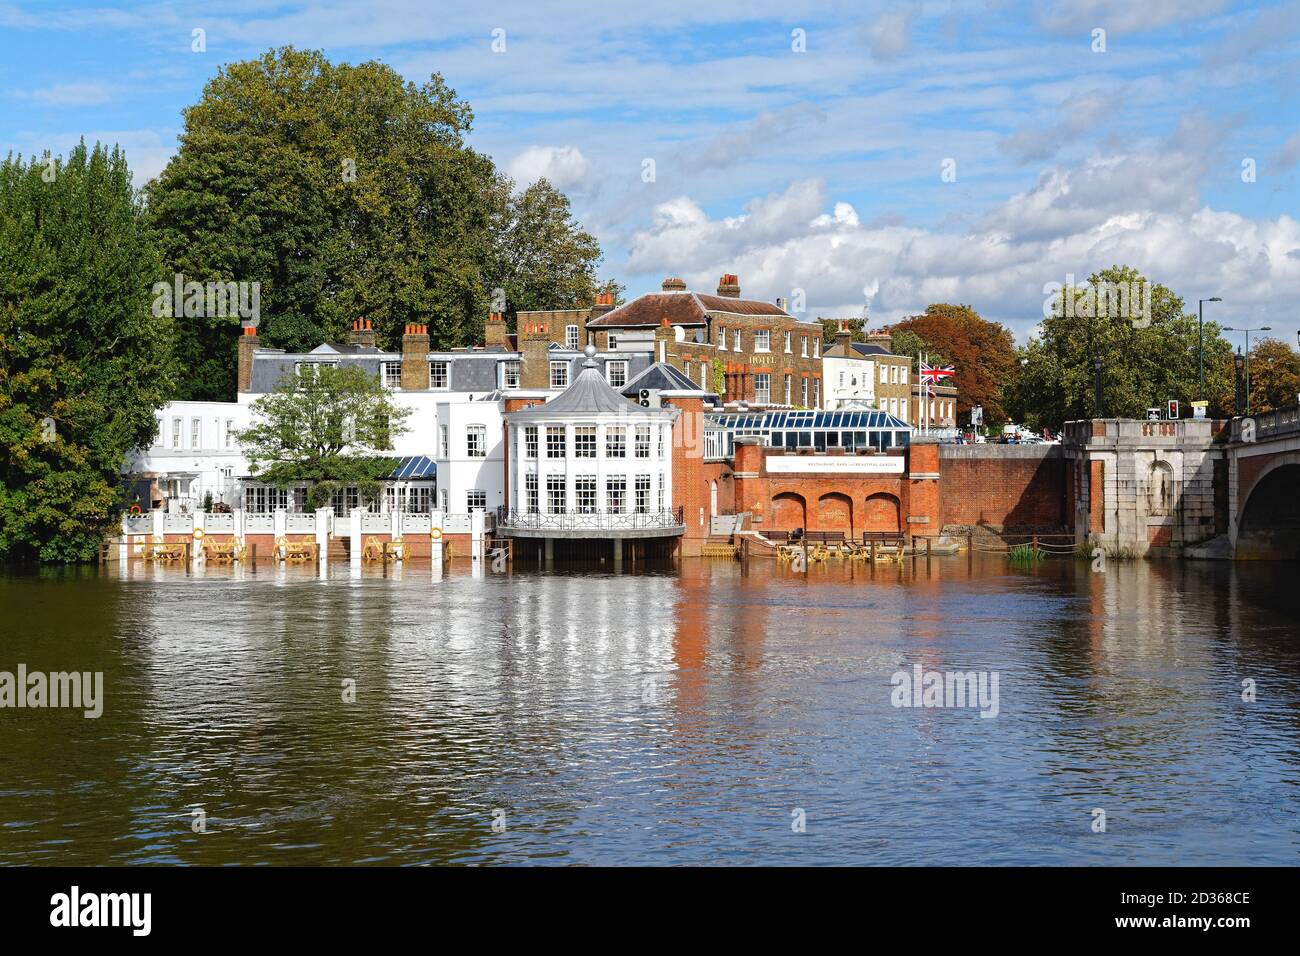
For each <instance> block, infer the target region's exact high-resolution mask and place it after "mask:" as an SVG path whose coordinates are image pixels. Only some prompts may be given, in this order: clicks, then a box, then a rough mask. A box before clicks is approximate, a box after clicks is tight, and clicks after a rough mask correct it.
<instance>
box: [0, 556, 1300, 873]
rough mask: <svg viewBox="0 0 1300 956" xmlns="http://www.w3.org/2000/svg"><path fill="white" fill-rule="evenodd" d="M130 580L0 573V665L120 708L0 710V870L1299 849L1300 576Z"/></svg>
mask: <svg viewBox="0 0 1300 956" xmlns="http://www.w3.org/2000/svg"><path fill="white" fill-rule="evenodd" d="M132 573H133V575H134V576H133V577H123V576H121V575H119V574H118V572H116V571H103V572H100V571H96V570H85V569H82V570H80V571H77V570H72V571H57V572H49V573H44V574H40V575H30V574H29V575H15V576H10V577H7V578H4V577H0V612H3V613H2V617H0V670H10V671H12V670H14V669H15V668H16V666H17V664H18V663H20V662H21V663H25V664H27V666H28V668H29V670H47V671H52V670H69V669H77V670H90V671H95V670H102V671H104V672H105V684H106V696H107V702H106V706H105V712H104V715H103V716H102V717H101V718H100V719H98V720H87V719H85V718H83V717H82V716H81V713H80V712H79V711H77V712H70V711H51V710H44V711H35V710H22V711H17V710H0V768H2V769H0V775H2V776H0V863H6V864H14V863H49V864H54V863H59V864H99V863H116V864H122V863H146V862H147V863H200V864H223V863H249V864H252V863H270V864H288V863H300V864H304V863H305V864H318V863H363V862H373V863H390V864H399V863H522V862H528V861H534V862H550V863H598V864H614V863H710V862H731V863H767V864H780V863H838V864H927V863H928V864H945V865H954V864H958V865H959V864H1037V863H1049V864H1055V863H1060V864H1065V863H1070V864H1093V863H1097V864H1101V863H1105V864H1259V863H1275V864H1295V863H1296V862H1297V861H1298V860H1300V852H1298V848H1300V815H1297V808H1298V807H1297V799H1296V798H1297V781H1298V780H1300V774H1298V773H1297V763H1298V759H1297V751H1298V749H1300V748H1298V747H1297V740H1298V739H1300V722H1298V719H1297V715H1300V707H1298V706H1297V705H1298V704H1300V621H1298V620H1297V611H1296V607H1297V604H1296V601H1295V596H1294V590H1295V581H1296V568H1295V566H1290V567H1287V566H1283V565H1276V566H1265V565H1257V566H1242V567H1230V566H1227V565H1193V564H1187V565H1176V564H1161V563H1135V564H1122V563H1112V564H1111V565H1110V566H1109V568H1108V571H1107V573H1105V574H1091V573H1089V571H1088V564H1087V563H1075V562H1066V561H1059V562H1049V563H1047V564H1045V565H1043V566H1041V567H1040V568H1035V569H1033V570H1029V571H1024V572H1017V571H1009V570H1008V568H1007V565H1006V563H1005V561H1002V560H998V559H991V558H990V559H986V560H983V561H980V560H977V561H975V562H974V563H973V564H968V562H967V559H966V558H965V557H957V558H945V559H937V560H935V561H933V562H932V563H931V564H929V565H927V564H926V562H925V561H923V560H919V561H917V563H916V565H915V567H914V568H911V567H903V568H897V567H895V566H892V565H890V566H884V565H882V566H879V567H877V568H875V569H872V568H870V567H862V566H853V567H844V566H842V565H840V564H838V563H834V562H832V563H831V564H830V565H828V566H823V567H818V566H814V568H813V571H812V573H810V574H809V575H807V576H798V575H795V574H792V573H790V572H789V571H787V570H782V569H777V568H775V567H773V566H772V565H770V564H764V563H752V564H750V565H749V567H748V568H747V569H746V568H742V566H740V565H739V564H732V563H724V562H718V563H708V562H701V561H692V560H688V561H684V562H682V564H681V566H680V568H678V569H676V570H674V569H666V570H664V571H661V572H659V573H649V574H637V575H633V574H620V575H611V574H607V573H601V572H591V571H583V572H581V573H563V572H560V573H555V574H540V573H537V572H531V571H517V572H515V573H514V574H512V575H510V576H508V577H502V576H488V577H486V578H473V577H470V576H469V575H468V574H466V573H461V572H457V573H453V574H452V575H451V576H450V577H448V578H447V579H444V580H442V581H439V582H433V581H431V580H430V573H429V571H428V569H427V568H423V569H421V568H418V567H411V568H406V569H404V570H401V571H398V572H392V573H391V574H390V576H389V577H387V578H385V577H383V576H382V574H381V572H379V571H377V570H376V571H372V570H371V569H367V570H366V572H365V573H364V575H362V576H361V577H358V578H353V577H352V576H351V574H350V571H349V569H348V568H347V566H333V567H331V569H330V576H329V578H328V580H320V579H318V578H317V577H316V576H315V574H314V572H313V570H312V569H310V568H306V569H304V568H292V569H289V570H283V571H278V570H274V569H272V568H269V567H266V566H263V567H262V568H261V569H260V570H259V572H258V573H257V574H256V575H250V574H246V573H245V572H243V571H241V570H238V569H230V568H222V569H213V570H210V571H208V572H206V573H202V574H197V575H194V576H187V575H186V574H185V572H184V571H183V570H175V569H153V568H149V569H141V568H140V567H139V566H138V565H137V566H136V567H135V569H134V570H133V572H132ZM916 663H920V664H923V665H924V666H925V667H926V668H927V669H933V670H963V671H968V670H991V671H997V672H998V673H999V675H1000V701H999V703H1000V715H999V716H998V717H997V718H996V719H981V718H980V717H979V716H978V713H977V712H976V711H974V710H956V709H948V710H938V709H928V710H926V709H898V708H894V707H893V706H891V704H890V691H891V686H890V676H891V674H893V672H895V671H896V670H900V669H902V670H909V669H910V668H911V666H912V665H913V664H916ZM1244 678H1253V679H1254V680H1255V681H1256V683H1257V687H1258V700H1257V701H1256V702H1255V703H1253V704H1248V703H1244V702H1243V701H1242V700H1241V681H1242V679H1244ZM345 679H350V680H355V681H356V701H355V703H351V704H345V703H343V701H342V693H343V689H342V681H343V680H345ZM195 807H202V808H203V810H204V812H205V813H206V815H207V831H208V832H207V833H203V834H197V833H194V832H192V831H191V821H192V816H191V811H192V809H193V808H195ZM795 808H801V809H802V810H803V811H804V812H805V814H806V819H807V829H806V832H804V833H796V832H793V830H792V826H791V823H792V811H793V810H794V809H795ZM1093 808H1103V809H1105V811H1106V815H1107V832H1106V833H1104V834H1099V833H1093V832H1092V831H1091V823H1092V819H1093V818H1092V813H1091V811H1092V810H1093ZM494 811H504V814H505V817H504V819H505V825H506V830H505V832H504V833H494V832H493V829H492V823H493V815H494Z"/></svg>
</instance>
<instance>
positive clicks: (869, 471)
mask: <svg viewBox="0 0 1300 956" xmlns="http://www.w3.org/2000/svg"><path fill="white" fill-rule="evenodd" d="M763 464H764V465H766V466H767V473H768V474H769V475H793V474H805V473H808V472H833V473H835V474H839V475H843V474H855V475H901V474H902V473H903V457H902V456H901V455H889V456H882V457H879V458H875V457H868V456H865V455H842V456H841V455H836V456H834V457H830V456H826V455H769V456H768V457H767V458H766V459H765V460H764V462H763Z"/></svg>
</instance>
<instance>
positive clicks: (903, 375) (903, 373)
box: [898, 365, 909, 385]
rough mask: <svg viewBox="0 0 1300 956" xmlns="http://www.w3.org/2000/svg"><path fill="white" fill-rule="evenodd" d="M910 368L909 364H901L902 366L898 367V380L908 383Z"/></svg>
mask: <svg viewBox="0 0 1300 956" xmlns="http://www.w3.org/2000/svg"><path fill="white" fill-rule="evenodd" d="M908 369H909V366H907V365H900V366H899V367H898V381H899V382H900V383H902V384H903V385H906V384H907V373H908Z"/></svg>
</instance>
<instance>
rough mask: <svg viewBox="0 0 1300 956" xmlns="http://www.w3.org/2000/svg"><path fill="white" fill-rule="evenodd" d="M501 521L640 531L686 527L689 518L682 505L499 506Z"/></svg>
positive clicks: (538, 526) (531, 527)
mask: <svg viewBox="0 0 1300 956" xmlns="http://www.w3.org/2000/svg"><path fill="white" fill-rule="evenodd" d="M497 524H498V525H499V526H500V527H503V528H520V529H528V530H534V531H549V530H554V531H640V530H650V529H655V528H664V529H674V528H684V527H685V526H686V521H685V513H684V511H683V509H682V508H681V507H678V508H676V509H674V510H672V511H617V512H611V511H589V512H567V513H564V514H542V513H540V512H536V511H515V510H514V509H510V510H506V509H505V508H499V509H498V510H497Z"/></svg>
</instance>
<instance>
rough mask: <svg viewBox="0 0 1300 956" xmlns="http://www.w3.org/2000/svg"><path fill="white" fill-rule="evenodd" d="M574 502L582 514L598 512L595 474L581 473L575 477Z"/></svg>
mask: <svg viewBox="0 0 1300 956" xmlns="http://www.w3.org/2000/svg"><path fill="white" fill-rule="evenodd" d="M573 502H574V505H575V506H576V508H577V511H578V514H580V515H589V514H595V513H596V476H595V475H579V476H578V477H577V478H574V479H573Z"/></svg>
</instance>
